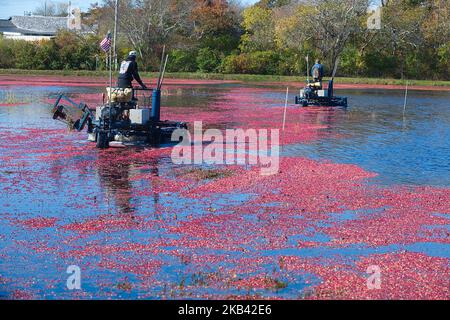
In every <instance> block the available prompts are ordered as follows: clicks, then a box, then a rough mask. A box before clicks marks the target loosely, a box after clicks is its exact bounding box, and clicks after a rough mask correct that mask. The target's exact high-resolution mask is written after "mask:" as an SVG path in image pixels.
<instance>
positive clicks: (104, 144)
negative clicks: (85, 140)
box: [97, 131, 109, 149]
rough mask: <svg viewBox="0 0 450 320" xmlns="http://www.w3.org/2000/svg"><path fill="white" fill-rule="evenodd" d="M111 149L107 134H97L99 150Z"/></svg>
mask: <svg viewBox="0 0 450 320" xmlns="http://www.w3.org/2000/svg"><path fill="white" fill-rule="evenodd" d="M108 147H109V138H108V133H107V132H102V131H100V132H97V148H99V149H107V148H108Z"/></svg>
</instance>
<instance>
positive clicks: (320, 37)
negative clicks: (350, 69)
mask: <svg viewBox="0 0 450 320" xmlns="http://www.w3.org/2000/svg"><path fill="white" fill-rule="evenodd" d="M299 3H300V5H299V6H298V9H297V17H296V24H295V27H294V29H293V31H294V32H295V35H296V42H297V43H298V44H300V45H301V44H304V43H308V44H310V45H311V46H312V47H313V48H315V49H317V50H318V51H319V52H320V54H321V55H322V56H323V58H324V59H325V60H327V61H328V63H329V65H330V67H333V66H334V65H335V64H336V61H337V60H338V58H339V56H340V55H341V53H342V51H343V50H344V48H345V46H346V44H347V43H348V40H349V39H350V38H351V37H352V36H354V35H355V34H358V33H360V32H361V31H362V30H363V29H364V28H365V26H366V24H365V19H366V16H367V9H368V7H369V3H370V1H369V0H339V1H336V0H304V1H299Z"/></svg>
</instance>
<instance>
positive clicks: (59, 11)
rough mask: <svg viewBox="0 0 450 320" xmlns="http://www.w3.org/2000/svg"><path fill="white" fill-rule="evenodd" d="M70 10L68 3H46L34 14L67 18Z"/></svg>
mask: <svg viewBox="0 0 450 320" xmlns="http://www.w3.org/2000/svg"><path fill="white" fill-rule="evenodd" d="M68 8H69V6H68V4H67V2H54V1H44V2H42V3H41V5H40V6H38V7H37V8H36V9H34V10H33V14H34V15H37V16H48V17H66V16H67V15H68Z"/></svg>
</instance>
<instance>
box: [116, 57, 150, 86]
mask: <svg viewBox="0 0 450 320" xmlns="http://www.w3.org/2000/svg"><path fill="white" fill-rule="evenodd" d="M136 57H137V52H136V51H131V52H130V54H129V55H128V57H127V58H126V60H125V61H123V62H122V64H121V65H120V72H119V80H118V83H117V86H118V87H119V88H124V89H125V88H132V87H133V85H132V82H133V80H136V81H137V82H138V83H139V84H140V85H141V87H142V88H143V89H147V86H146V85H145V84H144V82H142V80H141V77H140V76H139V71H138V64H137V62H136Z"/></svg>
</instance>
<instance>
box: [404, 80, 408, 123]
mask: <svg viewBox="0 0 450 320" xmlns="http://www.w3.org/2000/svg"><path fill="white" fill-rule="evenodd" d="M408 84H409V83H408V81H406V89H405V103H404V104H403V118H404V117H405V113H406V104H407V102H408Z"/></svg>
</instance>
